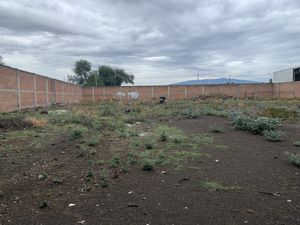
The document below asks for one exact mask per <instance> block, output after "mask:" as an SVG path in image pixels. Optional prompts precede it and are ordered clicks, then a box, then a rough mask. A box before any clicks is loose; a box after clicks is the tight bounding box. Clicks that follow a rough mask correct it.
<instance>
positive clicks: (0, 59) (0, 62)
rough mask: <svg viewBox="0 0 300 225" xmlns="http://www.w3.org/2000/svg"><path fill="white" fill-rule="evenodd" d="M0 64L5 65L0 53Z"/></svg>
mask: <svg viewBox="0 0 300 225" xmlns="http://www.w3.org/2000/svg"><path fill="white" fill-rule="evenodd" d="M0 65H5V63H4V61H3V57H2V56H1V55H0Z"/></svg>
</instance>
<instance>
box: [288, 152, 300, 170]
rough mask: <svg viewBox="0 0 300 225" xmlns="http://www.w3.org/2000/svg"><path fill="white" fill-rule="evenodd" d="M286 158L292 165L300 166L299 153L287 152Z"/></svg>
mask: <svg viewBox="0 0 300 225" xmlns="http://www.w3.org/2000/svg"><path fill="white" fill-rule="evenodd" d="M288 160H289V162H290V163H292V164H293V165H295V166H297V167H300V153H297V154H292V153H288Z"/></svg>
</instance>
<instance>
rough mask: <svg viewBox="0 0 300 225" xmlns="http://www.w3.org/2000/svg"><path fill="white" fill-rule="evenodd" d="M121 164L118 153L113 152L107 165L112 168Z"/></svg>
mask: <svg viewBox="0 0 300 225" xmlns="http://www.w3.org/2000/svg"><path fill="white" fill-rule="evenodd" d="M120 164H121V158H120V156H119V155H118V154H113V156H112V158H111V160H110V162H109V165H110V167H112V168H116V167H118V166H119V165H120Z"/></svg>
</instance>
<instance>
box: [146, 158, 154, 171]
mask: <svg viewBox="0 0 300 225" xmlns="http://www.w3.org/2000/svg"><path fill="white" fill-rule="evenodd" d="M154 165H155V161H154V160H153V159H145V160H144V163H143V170H145V171H151V170H154Z"/></svg>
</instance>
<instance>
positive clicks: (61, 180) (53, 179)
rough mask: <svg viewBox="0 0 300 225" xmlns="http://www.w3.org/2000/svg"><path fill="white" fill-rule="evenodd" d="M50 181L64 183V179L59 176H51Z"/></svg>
mask: <svg viewBox="0 0 300 225" xmlns="http://www.w3.org/2000/svg"><path fill="white" fill-rule="evenodd" d="M52 183H54V184H63V183H64V179H63V178H60V177H53V178H52Z"/></svg>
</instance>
